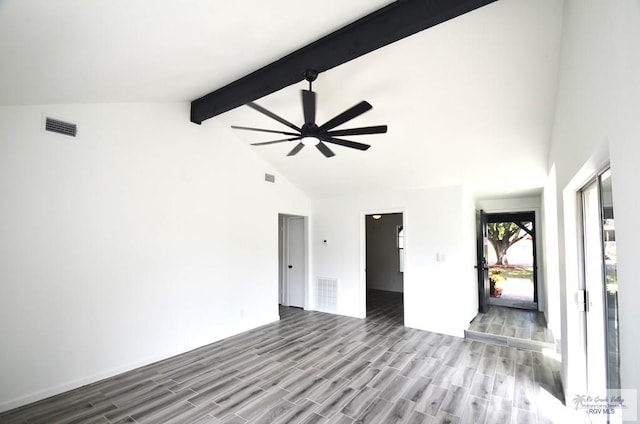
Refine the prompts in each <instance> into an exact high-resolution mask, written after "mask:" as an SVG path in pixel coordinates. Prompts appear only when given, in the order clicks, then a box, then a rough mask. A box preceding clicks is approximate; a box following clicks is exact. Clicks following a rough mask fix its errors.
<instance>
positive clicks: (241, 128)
mask: <svg viewBox="0 0 640 424" xmlns="http://www.w3.org/2000/svg"><path fill="white" fill-rule="evenodd" d="M231 128H233V129H234V130H247V131H259V132H266V133H272V134H282V135H298V134H296V133H292V132H286V131H277V130H266V129H264V128H252V127H240V126H238V125H231Z"/></svg>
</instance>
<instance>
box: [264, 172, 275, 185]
mask: <svg viewBox="0 0 640 424" xmlns="http://www.w3.org/2000/svg"><path fill="white" fill-rule="evenodd" d="M264 180H265V181H266V182H268V183H275V182H276V176H275V175H272V174H264Z"/></svg>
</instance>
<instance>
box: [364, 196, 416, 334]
mask: <svg viewBox="0 0 640 424" xmlns="http://www.w3.org/2000/svg"><path fill="white" fill-rule="evenodd" d="M391 213H400V214H402V228H403V230H404V257H405V261H404V272H403V274H404V275H403V279H404V281H405V283H406V281H407V275H408V274H407V273H408V272H410V267H409V266H407V264H408V261H407V252H408V247H409V238H410V236H409V237H408V236H407V235H408V234H409V232H408V231H407V223H408V219H407V210H406V209H405V208H376V209H367V210H361V211H360V285H359V287H358V300H359V302H358V303H359V305H358V318H366V317H367V215H378V214H379V215H384V214H391ZM406 287H407V286H406V284H404V288H403V290H404V291H403V298H404V293H405V292H406ZM404 315H405V316H404V317H402V318H403V319H406V316H407V310H406V308H405V310H404ZM405 322H406V321H405Z"/></svg>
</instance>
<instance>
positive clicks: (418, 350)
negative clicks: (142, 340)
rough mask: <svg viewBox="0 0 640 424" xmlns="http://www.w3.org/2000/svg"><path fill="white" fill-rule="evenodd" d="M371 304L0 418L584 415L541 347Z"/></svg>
mask: <svg viewBox="0 0 640 424" xmlns="http://www.w3.org/2000/svg"><path fill="white" fill-rule="evenodd" d="M377 295H379V293H378V294H377ZM370 300H371V301H370V302H369V303H370V305H369V306H370V310H369V318H367V319H356V318H348V317H343V316H338V315H331V314H325V313H320V312H313V311H303V310H300V309H295V308H284V307H281V310H280V311H281V318H282V319H281V320H280V321H279V322H276V323H272V324H269V325H266V326H263V327H260V328H258V329H255V330H252V331H249V332H246V333H243V334H239V335H237V336H234V337H231V338H229V339H226V340H223V341H220V342H217V343H214V344H211V345H208V346H205V347H202V348H200V349H197V350H194V351H192V352H188V353H185V354H182V355H179V356H176V357H173V358H170V359H167V360H165V361H161V362H158V363H155V364H152V365H149V366H146V367H143V368H139V369H136V370H134V371H131V372H128V373H125V374H122V375H119V376H116V377H113V378H110V379H107V380H103V381H100V382H97V383H95V384H91V385H88V386H85V387H83V388H80V389H77V390H74V391H71V392H68V393H64V394H61V395H59V396H55V397H53V398H50V399H46V400H43V401H40V402H37V403H34V404H31V405H27V406H25V407H22V408H18V409H15V410H12V411H8V412H6V413H3V414H0V423H3V424H8V423H11V424H13V423H47V424H51V423H66V424H71V423H87V424H98V423H162V424H166V423H168V424H173V423H176V424H177V423H179V424H188V423H198V424H203V423H246V422H249V423H309V424H311V423H327V424H329V423H331V424H349V423H384V424H389V423H412V424H418V423H487V424H499V423H517V424H520V423H549V422H575V421H573V420H572V419H571V418H567V417H568V416H569V415H566V414H568V413H570V411H569V412H568V408H564V407H563V406H562V405H561V404H560V402H559V401H558V400H557V398H559V397H561V388H560V385H559V378H558V376H559V370H558V365H557V363H556V362H554V361H552V360H550V359H549V358H547V357H545V356H544V355H543V354H542V353H538V352H532V351H528V350H522V349H516V348H512V347H508V346H495V345H489V344H484V343H481V342H477V341H468V340H464V339H462V338H458V337H452V336H447V335H441V334H436V333H430V332H426V331H420V330H415V329H410V328H405V327H403V326H402V325H401V324H399V322H401V321H399V320H401V317H397V316H396V317H394V316H393V310H396V311H398V310H399V308H400V307H401V302H400V305H399V304H398V303H397V300H398V299H397V298H396V299H395V300H394V298H393V296H391V298H390V299H389V302H390V303H385V302H384V294H383V295H381V296H378V297H376V294H374V297H373V298H372V297H371V296H370ZM400 300H401V297H400ZM394 302H395V303H394ZM385 316H386V318H385ZM442 319H446V317H443V318H442Z"/></svg>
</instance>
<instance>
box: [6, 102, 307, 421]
mask: <svg viewBox="0 0 640 424" xmlns="http://www.w3.org/2000/svg"><path fill="white" fill-rule="evenodd" d="M42 113H47V114H52V115H53V116H57V117H60V118H65V119H68V120H71V121H74V122H77V123H78V124H79V137H78V139H77V140H70V139H68V138H65V137H63V136H57V135H51V134H45V133H43V132H42V131H41V117H42V115H41V114H42ZM265 172H269V173H274V171H273V170H272V169H270V168H269V167H268V166H267V165H266V164H265V163H264V162H263V161H262V160H261V159H259V158H258V157H257V156H256V155H255V154H254V153H252V152H251V151H250V150H249V149H247V148H246V147H245V146H243V145H242V144H241V143H240V142H239V141H238V140H237V139H235V138H234V136H233V135H231V133H230V131H229V130H228V129H226V128H224V127H221V126H219V125H218V124H217V123H216V122H215V120H210V121H208V122H206V123H205V124H203V125H202V126H197V125H195V124H192V123H190V122H189V105H188V104H187V103H184V104H155V105H153V104H108V105H76V106H73V105H70V106H33V107H4V108H0V199H1V201H0V217H1V219H0V340H2V343H1V345H0V376H2V377H1V378H0V381H1V383H0V411H1V410H5V409H10V408H12V407H15V406H18V405H20V404H22V403H26V402H29V401H33V400H36V399H39V398H42V397H45V396H48V395H51V394H54V393H57V392H60V391H63V390H66V389H69V388H73V387H76V386H79V385H81V384H84V383H87V382H90V381H94V380H96V379H99V378H103V377H106V376H110V375H113V374H115V373H118V372H121V371H124V370H128V369H131V368H134V367H136V366H139V365H142V364H146V363H149V362H152V361H155V360H159V359H162V358H165V357H168V356H171V355H174V354H177V353H180V352H184V351H187V350H190V349H193V348H196V347H199V346H202V345H205V344H207V343H210V342H213V341H216V340H219V339H221V338H224V337H226V336H229V335H232V334H235V333H238V332H241V331H244V330H247V329H249V328H252V327H256V326H258V325H262V324H265V323H268V322H270V321H274V320H277V319H278V270H277V264H278V234H277V231H278V212H283V213H295V214H299V215H309V212H310V203H309V200H308V199H307V198H306V197H305V196H304V195H302V194H301V193H300V192H299V191H298V190H297V189H296V188H294V187H293V186H292V185H291V184H289V183H287V181H285V180H284V179H283V178H282V177H281V176H279V175H277V174H276V184H270V183H266V182H264V173H265ZM249 262H250V263H251V266H246V265H247V263H249Z"/></svg>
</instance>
